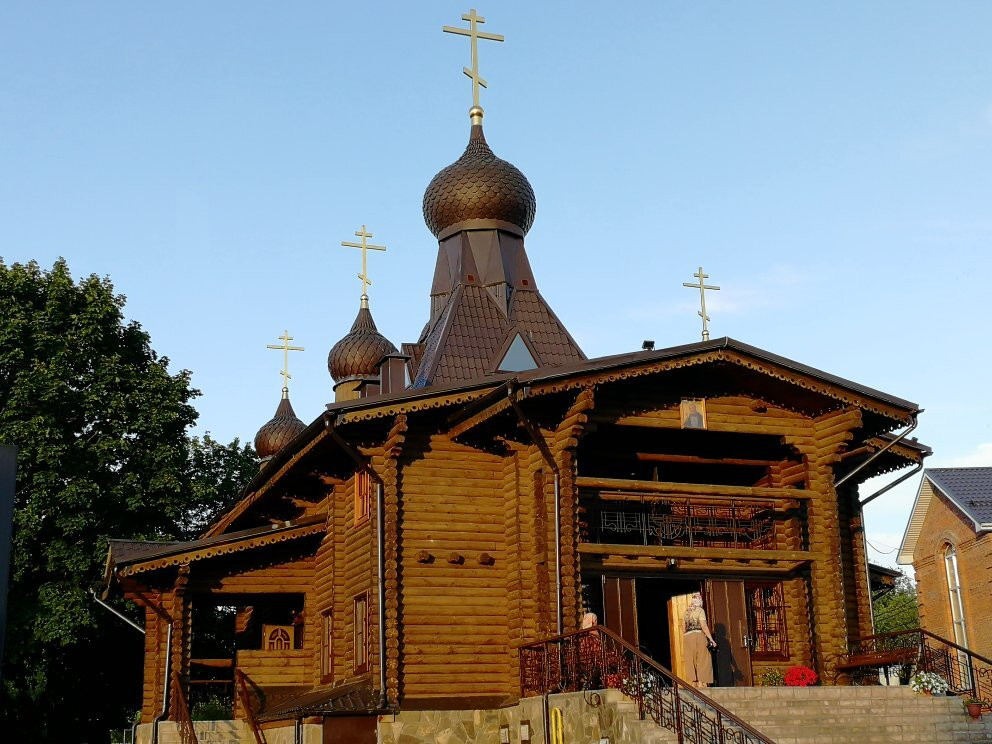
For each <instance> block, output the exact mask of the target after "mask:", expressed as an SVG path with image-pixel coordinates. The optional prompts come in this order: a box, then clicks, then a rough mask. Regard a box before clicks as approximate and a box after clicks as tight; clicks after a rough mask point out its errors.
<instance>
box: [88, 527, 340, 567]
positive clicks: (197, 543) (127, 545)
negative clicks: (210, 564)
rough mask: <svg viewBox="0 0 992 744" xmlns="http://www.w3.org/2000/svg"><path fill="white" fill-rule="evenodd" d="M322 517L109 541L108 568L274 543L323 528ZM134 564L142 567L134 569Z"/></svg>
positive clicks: (156, 563) (157, 563) (152, 564)
mask: <svg viewBox="0 0 992 744" xmlns="http://www.w3.org/2000/svg"><path fill="white" fill-rule="evenodd" d="M325 519H326V518H325V517H324V516H323V515H316V516H312V517H306V518H304V519H298V520H296V521H295V522H284V523H282V524H273V525H266V526H264V527H255V528H253V529H250V530H241V531H239V532H229V533H225V534H221V535H214V536H213V537H205V538H201V539H199V540H189V541H186V542H170V541H162V542H155V543H152V542H144V543H140V544H138V545H140V547H134V546H135V545H136V544H137V543H136V541H132V540H111V541H110V551H109V554H108V557H107V568H108V570H110V569H121V568H127V569H129V570H128V571H127V573H136V572H137V571H138V570H142V571H143V570H154V569H155V568H159V567H161V566H164V565H169V564H173V563H175V564H178V563H179V562H181V560H182V559H187V560H188V559H191V558H194V559H202V558H210V557H213V556H214V555H221V554H223V553H227V552H232V551H233V550H243V549H245V548H246V547H247V548H254V547H261V546H262V545H268V544H270V543H273V542H284V541H286V540H290V539H295V538H298V537H306V536H307V535H310V534H314V531H315V530H316V529H318V528H322V527H323V524H324V522H325ZM169 559H172V560H169ZM160 564H161V566H160ZM137 566H140V567H141V568H140V569H137V568H135V567H137Z"/></svg>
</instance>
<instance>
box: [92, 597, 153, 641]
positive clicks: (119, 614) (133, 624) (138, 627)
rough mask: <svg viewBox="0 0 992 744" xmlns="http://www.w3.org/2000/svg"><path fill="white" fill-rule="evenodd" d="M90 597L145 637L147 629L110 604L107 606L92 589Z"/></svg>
mask: <svg viewBox="0 0 992 744" xmlns="http://www.w3.org/2000/svg"><path fill="white" fill-rule="evenodd" d="M90 596H91V597H93V601H94V602H96V603H97V604H98V605H100V606H101V607H103V608H104V609H105V610H109V611H110V612H112V613H114V614H115V615H117V617H119V618H120V619H121V620H123V621H124V622H126V623H127V624H128V625H130V626H131V627H132V628H134V629H135V630H136V631H138V632H139V633H141V635H144V634H145V629H144V628H142V627H141V626H140V625H138V624H137V623H136V622H134V620H132V619H131V618H129V617H127V616H126V615H124V614H122V613H120V612H118V611H117V610H115V609H114V608H113V607H111V606H110V605H109V604H107V603H106V602H104V601H103V600H102V599H100V598H99V597H98V596H96V592H95V591H93V589H90Z"/></svg>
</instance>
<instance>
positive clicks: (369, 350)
mask: <svg viewBox="0 0 992 744" xmlns="http://www.w3.org/2000/svg"><path fill="white" fill-rule="evenodd" d="M395 353H396V347H395V346H393V345H392V344H391V343H390V342H389V339H388V338H386V337H385V336H383V335H382V334H381V333H379V331H377V330H376V328H375V321H374V320H372V313H371V312H369V308H368V304H367V301H366V300H365V299H364V298H363V299H362V307H361V308H360V309H359V310H358V317H356V318H355V322H354V324H353V325H352V326H351V330H350V331H349V332H348V335H347V336H345V337H344V338H342V339H341V340H340V341H338V342H337V343H336V344H334V346H333V347H332V348H331V351H330V353H329V354H328V355H327V371H328V372H330V373H331V377H333V378H334V381H335V382H341V380H344V379H345V378H348V377H374V376H375V375H377V374H378V373H379V362H381V361H382V358H383V357H384V356H386V354H395Z"/></svg>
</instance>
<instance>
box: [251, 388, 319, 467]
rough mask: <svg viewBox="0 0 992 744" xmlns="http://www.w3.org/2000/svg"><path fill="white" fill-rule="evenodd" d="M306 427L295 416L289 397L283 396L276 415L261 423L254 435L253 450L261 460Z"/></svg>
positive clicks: (284, 444)
mask: <svg viewBox="0 0 992 744" xmlns="http://www.w3.org/2000/svg"><path fill="white" fill-rule="evenodd" d="M306 428H307V425H306V424H304V423H303V422H302V421H300V419H298V418H297V417H296V412H295V411H294V410H293V406H292V404H291V403H290V402H289V398H283V399H282V400H280V401H279V405H278V407H277V408H276V415H275V416H273V417H272V418H271V419H269V420H268V421H266V422H265V423H264V424H262V428H261V429H259V430H258V433H257V434H256V435H255V452H257V453H258V456H259V457H260V458H262V459H263V460H264V459H265V458H267V457H272V455H274V454H275V453H276V452H278V451H279V450H281V449H282V448H283V447H285V446H286V445H287V444H289V443H290V441H292V439H293V437H295V436H296V435H297V434H299V433H300V432H301V431H303V430H304V429H306Z"/></svg>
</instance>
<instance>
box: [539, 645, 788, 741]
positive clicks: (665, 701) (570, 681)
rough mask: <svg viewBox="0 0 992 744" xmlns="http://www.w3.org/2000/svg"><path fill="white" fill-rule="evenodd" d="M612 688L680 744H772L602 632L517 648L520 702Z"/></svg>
mask: <svg viewBox="0 0 992 744" xmlns="http://www.w3.org/2000/svg"><path fill="white" fill-rule="evenodd" d="M603 688H612V689H616V690H620V691H621V692H622V693H624V694H625V695H627V696H628V697H630V698H632V699H633V700H634V701H635V702H636V703H637V708H638V713H639V715H640V717H641V718H642V719H643V718H646V717H647V716H650V717H651V718H652V720H654V721H655V723H657V724H658V725H659V726H662V727H663V728H666V729H668V730H669V731H672V732H674V733H675V734H676V736H677V737H678V741H679V742H680V744H774V742H772V740H771V739H769V738H768V737H767V736H764V735H763V734H761V733H759V732H758V731H756V730H755V729H754V728H752V727H751V726H749V725H748V724H747V723H745V722H744V721H742V720H741V719H740V718H738V717H737V716H735V715H734V714H733V713H731V712H730V711H728V710H727V709H726V708H724V707H723V706H721V705H720V704H719V703H717V702H716V701H715V700H712V699H710V698H709V697H707V696H706V695H704V694H703V693H702V692H701V691H699V690H697V689H696V688H695V687H693V686H692V685H690V684H689V683H688V682H686V681H684V680H682V679H680V678H679V677H676V676H675V674H673V673H672V672H671V671H669V670H668V669H666V668H665V667H663V666H661V665H660V664H657V663H656V662H655V661H653V660H652V659H650V658H649V657H647V656H645V655H644V654H642V653H641V652H640V651H638V650H637V649H635V648H634V647H633V646H631V645H630V644H628V643H627V642H626V641H624V640H623V639H622V638H620V636H618V635H616V634H615V633H613V632H612V631H610V630H609V629H607V628H604V627H602V626H598V627H595V628H589V629H587V630H577V631H573V632H571V633H566V634H564V635H560V636H555V637H554V638H549V639H547V640H544V641H540V642H538V643H529V644H526V645H524V646H521V647H520V691H521V696H523V697H527V696H530V695H544V694H548V693H561V692H584V691H587V690H597V689H603Z"/></svg>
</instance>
